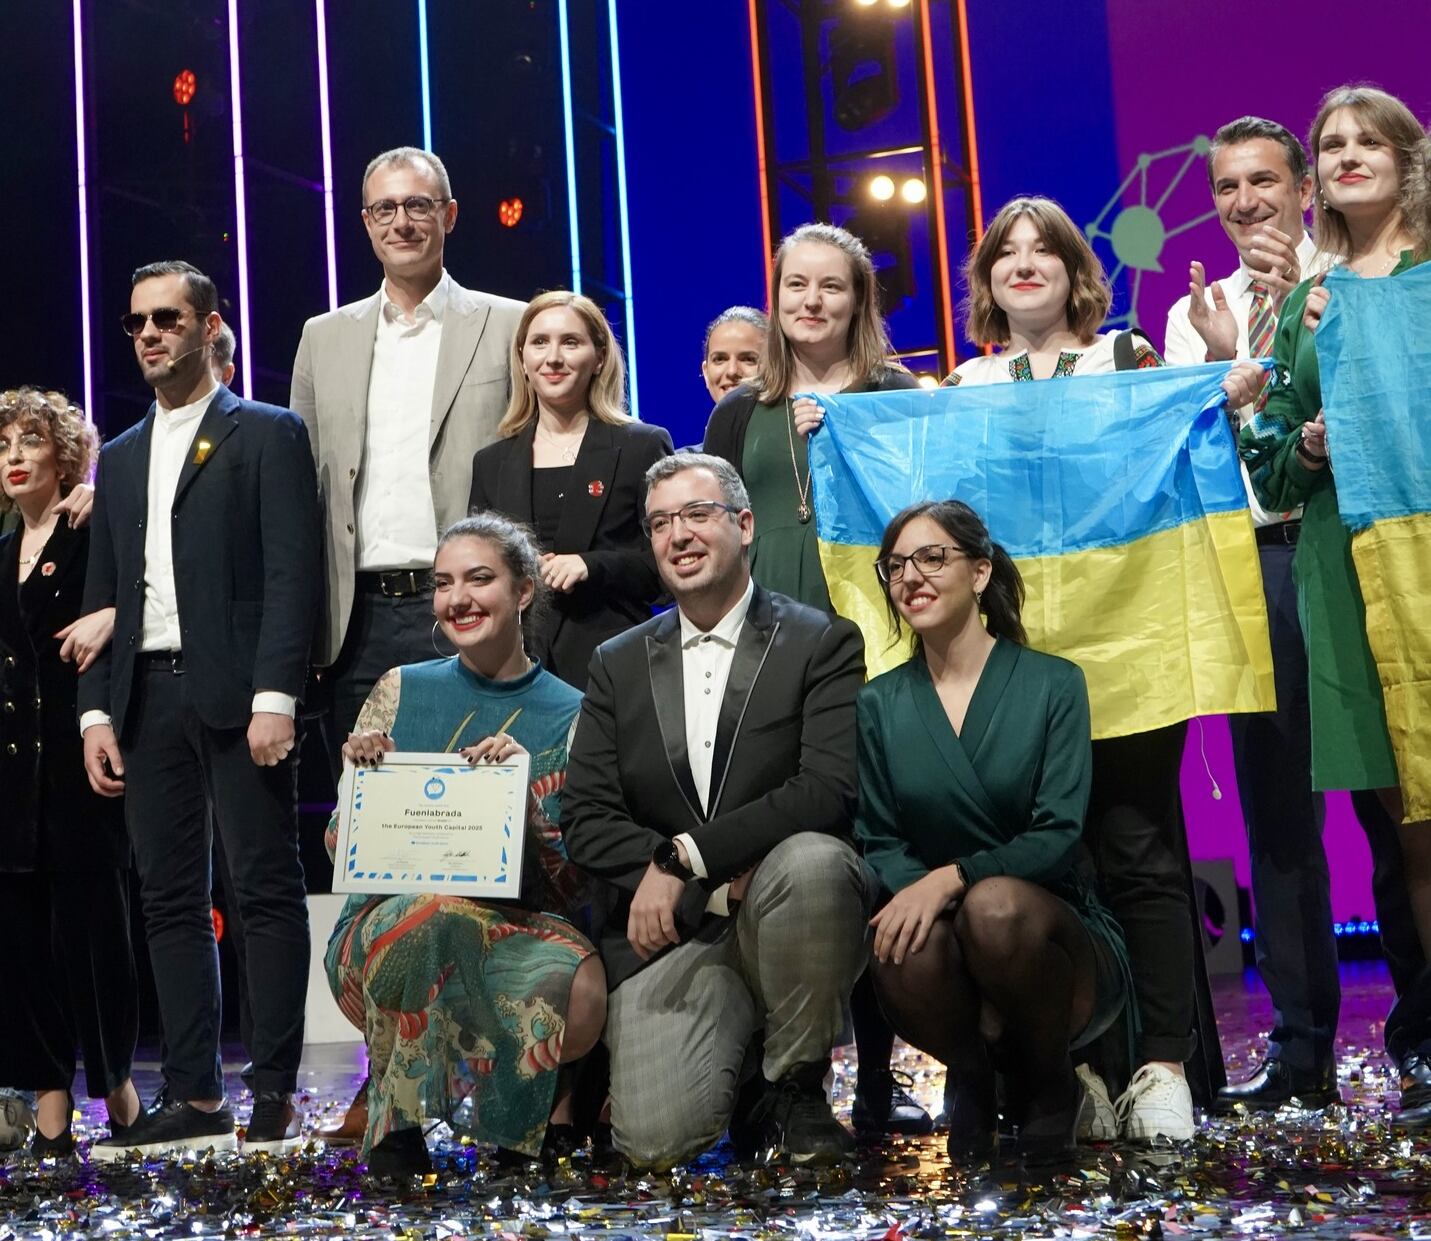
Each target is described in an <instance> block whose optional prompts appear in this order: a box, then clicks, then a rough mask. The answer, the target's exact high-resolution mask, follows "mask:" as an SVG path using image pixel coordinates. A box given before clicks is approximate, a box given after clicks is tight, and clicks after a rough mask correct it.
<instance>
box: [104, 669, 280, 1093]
mask: <svg viewBox="0 0 1431 1241" xmlns="http://www.w3.org/2000/svg"><path fill="white" fill-rule="evenodd" d="M187 684H188V681H187V677H186V675H185V674H183V673H182V672H179V673H176V672H174V671H173V670H172V669H171V667H170V665H169V664H168V662H166V661H159V660H156V661H141V663H140V667H139V671H138V673H137V677H136V689H137V691H138V693H137V700H136V701H135V703H134V705H133V707H132V708H131V717H130V720H129V723H128V725H127V727H126V728H125V731H124V735H123V737H121V739H120V748H121V750H122V752H123V754H124V765H125V821H126V822H127V824H128V826H129V837H130V840H131V842H132V843H133V846H134V856H135V862H136V864H137V866H138V870H139V879H140V893H141V896H142V900H143V906H144V922H145V934H146V937H147V939H148V942H149V957H150V960H151V962H152V964H153V967H154V983H155V988H156V990H157V992H158V996H159V1017H160V1021H161V1022H162V1024H163V1027H164V1044H165V1050H164V1079H165V1082H166V1083H167V1084H168V1087H169V1092H170V1095H171V1097H173V1098H176V1099H216V1098H220V1097H222V1095H223V1093H224V1087H223V1073H222V1069H221V1065H220V1061H219V1025H220V1012H221V1003H220V994H219V960H218V948H217V945H216V944H215V942H214V927H213V921H212V919H211V916H210V908H211V905H210V897H209V893H210V887H211V881H212V875H211V859H212V837H211V834H210V826H209V823H210V819H209V811H210V808H212V813H213V822H214V824H215V825H216V826H217V828H218V831H219V834H220V836H221V837H222V839H223V845H224V854H225V857H226V858H227V860H228V868H229V875H230V877H231V878H232V880H233V887H232V890H231V895H232V897H233V899H234V901H235V902H236V904H237V906H238V910H239V916H240V917H241V918H242V919H243V928H244V953H243V968H244V970H245V972H246V975H247V978H248V987H249V998H250V1005H251V1012H252V1020H253V1035H252V1042H251V1044H250V1046H249V1053H250V1055H251V1056H252V1057H253V1066H254V1071H253V1088H254V1090H256V1091H264V1090H278V1091H292V1090H293V1089H294V1087H295V1086H296V1084H297V1076H298V1062H299V1059H300V1057H301V1056H302V1052H303V1009H304V1003H305V1000H306V998H307V990H308V954H309V942H308V904H307V897H306V895H305V892H304V885H303V867H302V864H301V863H300V862H299V859H298V815H297V807H296V802H295V789H294V770H295V768H294V758H293V756H292V755H290V756H289V757H288V758H287V759H285V760H284V761H283V762H282V763H280V764H278V765H277V766H276V767H260V766H258V765H257V764H256V763H255V762H254V761H253V757H252V755H251V754H250V753H249V748H248V730H247V728H228V729H218V728H210V727H209V726H208V725H206V724H205V723H204V722H203V721H202V720H201V719H200V718H199V716H198V713H197V712H196V711H195V710H194V708H193V705H192V704H191V702H190V701H189V694H188V693H187V690H186V686H187Z"/></svg>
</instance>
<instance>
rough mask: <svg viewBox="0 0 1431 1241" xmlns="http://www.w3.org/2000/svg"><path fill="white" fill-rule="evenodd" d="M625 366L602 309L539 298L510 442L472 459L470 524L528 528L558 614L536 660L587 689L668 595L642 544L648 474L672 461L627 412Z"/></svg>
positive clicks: (516, 371) (540, 637)
mask: <svg viewBox="0 0 1431 1241" xmlns="http://www.w3.org/2000/svg"><path fill="white" fill-rule="evenodd" d="M625 375H626V366H625V362H624V361H623V359H622V356H621V346H620V345H619V344H617V342H616V338H615V337H614V336H613V335H612V334H611V327H610V325H609V324H608V323H607V322H606V317H605V316H604V315H603V314H602V313H601V309H600V307H598V306H597V305H596V303H595V302H593V301H591V300H590V299H589V298H586V297H582V296H581V295H580V294H577V293H567V292H564V291H562V290H556V291H554V292H551V293H542V294H540V295H538V296H537V297H535V298H533V299H532V301H531V302H530V303H529V304H528V306H527V308H526V310H525V311H523V312H522V317H521V319H520V320H519V322H518V324H517V331H516V334H515V335H514V336H513V338H512V397H511V400H510V401H509V402H508V404H507V412H506V414H505V415H504V416H503V418H502V421H501V423H500V424H499V426H498V427H497V432H498V434H499V435H500V436H501V438H500V439H499V440H498V441H497V442H496V443H495V444H489V445H488V446H487V447H486V448H484V449H482V450H481V451H480V452H478V453H477V455H476V456H475V457H473V459H472V493H471V497H470V500H469V505H468V507H469V510H470V511H471V512H474V513H476V512H482V511H484V510H491V511H493V512H497V513H502V514H504V515H505V516H507V517H510V518H511V519H512V520H513V521H519V522H523V523H530V525H531V527H532V529H533V530H535V531H536V535H537V542H538V543H539V544H540V546H541V549H542V580H543V581H544V582H545V583H546V585H547V586H548V587H550V589H551V591H552V597H553V606H552V608H551V609H550V611H549V612H548V613H547V615H546V619H545V620H544V621H543V622H542V624H541V625H540V626H539V628H538V629H537V630H536V632H535V633H534V635H533V646H532V653H533V654H534V655H535V656H536V657H537V658H538V659H540V660H541V661H542V663H543V665H544V666H545V667H546V668H547V670H548V671H550V672H553V673H555V674H556V675H557V676H559V677H560V678H561V679H562V680H563V681H566V682H567V683H568V684H570V685H575V686H576V687H577V688H578V689H585V688H586V670H587V665H588V664H589V663H590V662H591V653H592V652H593V651H594V650H595V649H596V648H597V647H598V646H600V645H601V643H603V642H604V641H606V639H607V638H610V637H614V636H615V635H616V634H618V633H621V632H622V631H624V630H626V629H629V628H630V627H631V626H632V625H635V624H638V623H640V622H641V621H643V620H646V619H647V618H648V617H649V616H650V615H651V605H652V604H653V603H655V601H656V600H657V599H658V598H659V597H660V594H661V583H660V579H659V578H658V577H657V576H656V563H655V561H654V560H652V558H651V547H650V544H649V543H648V541H647V540H646V538H645V537H644V536H643V535H642V533H641V521H640V516H641V500H642V480H643V479H644V477H645V474H646V467H647V466H649V465H650V464H651V463H652V462H654V461H656V460H658V459H659V458H661V457H664V456H666V455H667V454H668V453H670V452H671V436H670V433H669V432H668V431H666V430H665V428H663V427H657V426H651V425H649V424H647V423H643V422H638V421H637V420H635V419H633V418H632V417H630V416H629V415H628V414H627V412H626V393H625Z"/></svg>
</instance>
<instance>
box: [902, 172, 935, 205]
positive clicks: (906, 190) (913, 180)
mask: <svg viewBox="0 0 1431 1241" xmlns="http://www.w3.org/2000/svg"><path fill="white" fill-rule="evenodd" d="M899 196H900V197H901V198H902V199H904V201H905V202H907V203H909V204H910V206H912V207H915V206H918V205H919V204H920V203H922V202H923V201H924V200H925V198H927V197H928V196H929V191H928V190H927V189H925V188H924V179H923V178H922V177H909V178H907V179H906V180H905V182H904V184H903V185H901V186H900V187H899Z"/></svg>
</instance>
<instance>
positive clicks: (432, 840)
mask: <svg viewBox="0 0 1431 1241" xmlns="http://www.w3.org/2000/svg"><path fill="white" fill-rule="evenodd" d="M389 744H391V743H389ZM482 759H486V760H487V761H473V760H482ZM530 767H531V762H530V758H529V757H528V755H527V753H526V751H524V750H523V749H522V748H521V747H520V746H519V745H517V744H516V742H514V741H512V739H511V738H510V737H507V736H505V735H503V734H498V735H496V736H494V737H489V738H487V739H486V740H485V741H483V742H481V743H479V745H477V746H474V747H471V748H470V749H469V750H467V751H463V753H462V754H400V753H384V754H383V755H382V758H381V761H380V762H379V763H377V764H376V765H371V766H368V765H365V766H353V765H352V764H351V762H350V763H349V764H348V765H347V766H345V768H344V771H343V779H342V781H341V784H340V787H339V791H338V843H337V850H336V865H335V866H334V871H333V890H334V891H335V892H362V893H367V892H371V893H374V894H392V893H400V892H439V893H445V894H449V895H459V896H471V897H477V898H481V899H493V898H505V899H508V900H514V899H516V898H517V897H518V896H519V895H520V894H521V875H522V852H523V847H524V845H525V842H526V816H527V789H528V787H529V774H530Z"/></svg>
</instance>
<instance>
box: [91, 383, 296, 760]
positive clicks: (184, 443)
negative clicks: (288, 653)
mask: <svg viewBox="0 0 1431 1241" xmlns="http://www.w3.org/2000/svg"><path fill="white" fill-rule="evenodd" d="M218 390H219V389H218V385H217V384H215V385H213V386H212V387H210V388H209V390H208V391H207V392H206V393H204V395H203V396H201V397H200V398H199V399H198V400H197V401H193V402H191V403H190V404H188V405H180V406H178V407H177V408H175V409H165V408H164V407H163V406H162V405H160V404H158V403H157V402H156V404H155V406H154V426H153V428H152V430H151V432H150V439H149V481H148V494H149V503H148V508H147V511H146V514H145V519H144V612H143V619H142V623H141V625H140V630H139V649H140V650H141V651H179V650H182V649H183V642H182V639H181V634H182V630H181V628H180V624H179V596H178V592H177V591H176V590H175V588H174V518H173V510H174V493H175V492H176V491H178V489H179V475H180V474H182V473H183V471H184V465H185V463H186V462H187V461H188V460H189V455H190V450H191V449H192V448H193V446H194V436H195V434H196V433H197V432H198V430H199V423H200V422H202V421H203V418H204V413H205V411H206V410H207V409H208V408H209V403H210V402H211V401H212V400H213V399H214V396H215V395H216V394H217V393H218ZM296 703H297V700H296V699H295V698H294V697H293V695H291V694H280V693H278V692H277V691H274V690H267V691H261V692H259V693H256V694H254V696H253V709H254V710H255V711H266V712H271V713H273V714H275V715H286V716H289V717H290V718H292V716H293V713H294V708H295V706H296ZM109 723H111V720H110V718H109V716H108V715H107V714H106V713H105V712H103V711H86V712H85V713H84V714H83V715H82V716H81V717H80V732H81V733H83V732H84V730H85V729H86V728H89V727H90V726H91V725H93V724H109Z"/></svg>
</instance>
